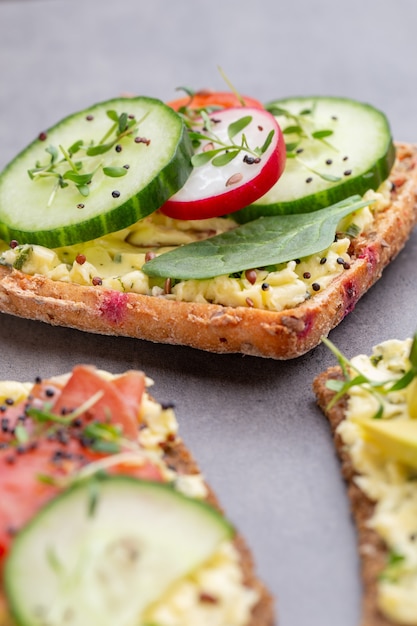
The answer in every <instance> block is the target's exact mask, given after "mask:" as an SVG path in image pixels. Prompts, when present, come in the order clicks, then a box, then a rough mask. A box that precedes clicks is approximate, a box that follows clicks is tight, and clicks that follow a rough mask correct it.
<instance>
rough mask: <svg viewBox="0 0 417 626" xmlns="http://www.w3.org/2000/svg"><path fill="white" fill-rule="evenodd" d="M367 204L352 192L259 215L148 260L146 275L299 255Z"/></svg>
mask: <svg viewBox="0 0 417 626" xmlns="http://www.w3.org/2000/svg"><path fill="white" fill-rule="evenodd" d="M369 204H370V201H364V200H363V199H362V198H361V197H360V196H352V197H350V198H348V199H346V200H343V201H342V202H338V203H337V204H334V205H332V206H330V207H327V208H326V209H321V210H320V211H315V212H313V213H301V214H295V215H279V216H271V217H261V218H259V219H257V220H254V221H252V222H248V223H247V224H244V225H243V226H239V227H237V228H235V229H234V230H231V231H228V232H226V233H222V234H221V235H216V236H215V237H211V238H210V239H206V240H204V241H199V242H195V243H191V244H187V245H184V246H182V247H180V248H177V249H175V250H172V251H170V252H167V253H165V254H161V255H160V256H158V257H156V258H154V259H152V260H151V261H148V262H147V263H145V265H144V266H143V271H144V272H145V273H146V274H148V275H149V276H155V277H156V276H157V277H164V278H166V277H171V278H178V279H182V280H186V279H192V278H196V279H203V278H212V277H214V276H221V275H224V274H232V273H233V272H238V271H243V270H246V269H251V268H254V267H264V266H265V265H273V264H279V263H285V262H287V261H290V260H292V259H296V258H302V257H306V256H309V255H311V254H314V253H316V252H320V251H322V250H325V249H326V248H328V247H329V246H330V245H331V243H332V242H333V240H334V235H335V232H336V228H337V225H338V223H339V221H340V220H341V219H342V218H343V217H345V216H346V215H349V214H350V213H353V212H354V211H357V210H358V209H361V208H362V207H365V206H367V205H369Z"/></svg>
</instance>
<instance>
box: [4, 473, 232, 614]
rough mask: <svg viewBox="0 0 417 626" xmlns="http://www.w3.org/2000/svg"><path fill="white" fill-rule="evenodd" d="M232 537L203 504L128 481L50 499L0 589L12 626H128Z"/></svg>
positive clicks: (92, 483) (94, 483) (89, 484)
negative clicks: (222, 542)
mask: <svg viewBox="0 0 417 626" xmlns="http://www.w3.org/2000/svg"><path fill="white" fill-rule="evenodd" d="M232 536H233V529H232V527H231V526H230V524H229V523H228V522H227V521H225V519H224V518H223V517H222V515H221V514H220V513H219V512H218V511H217V510H216V509H214V508H212V507H211V506H210V505H208V504H207V503H206V502H203V501H200V500H196V499H192V498H189V497H187V496H184V495H182V494H181V493H179V492H177V491H175V490H174V489H173V488H172V487H171V486H169V485H167V484H163V483H154V482H148V481H143V480H138V479H135V478H131V477H127V476H112V477H108V478H105V479H102V480H98V479H92V480H91V479H90V480H88V481H86V482H85V481H84V482H80V483H77V484H75V485H73V486H72V487H71V488H69V489H68V490H66V491H64V492H62V493H61V494H60V495H58V496H57V497H56V498H54V499H53V500H51V501H50V502H49V503H48V504H47V505H46V506H45V507H44V508H43V509H41V511H40V512H39V513H38V514H37V515H36V516H35V517H34V518H33V519H32V520H31V521H30V522H29V523H28V524H27V526H26V527H25V528H23V530H22V531H21V532H20V533H19V534H18V535H17V536H16V538H15V540H14V542H13V546H12V549H11V552H10V555H9V557H8V559H7V561H6V566H5V587H6V593H7V597H8V601H9V604H10V609H11V612H12V615H13V618H14V620H15V623H16V624H17V625H18V626H41V625H44V624H48V626H62V625H63V624H67V623H68V624H71V626H86V624H100V626H114V624H117V625H118V626H131V625H132V624H136V623H137V624H139V623H142V621H141V616H142V615H143V612H144V611H145V609H146V608H147V607H148V606H149V605H150V604H151V603H152V602H154V601H156V600H158V599H159V598H160V597H161V596H162V595H163V594H164V592H165V591H166V590H167V589H168V588H169V586H170V585H172V584H173V583H174V582H175V581H177V580H179V579H181V578H182V577H183V576H185V575H187V574H189V573H190V572H192V571H193V570H194V569H195V568H197V567H198V566H200V565H201V564H202V563H204V562H205V561H206V560H207V559H208V558H209V557H210V556H211V555H212V554H213V552H214V551H215V549H216V548H217V546H218V545H219V543H220V542H221V541H222V540H224V539H230V538H231V537H232Z"/></svg>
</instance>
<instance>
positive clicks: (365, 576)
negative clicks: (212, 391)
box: [313, 366, 398, 626]
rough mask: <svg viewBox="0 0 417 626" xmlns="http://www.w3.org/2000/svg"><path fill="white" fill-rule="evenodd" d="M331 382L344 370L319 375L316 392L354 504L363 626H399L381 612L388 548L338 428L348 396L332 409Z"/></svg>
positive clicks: (337, 368) (336, 368)
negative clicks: (371, 525) (381, 577)
mask: <svg viewBox="0 0 417 626" xmlns="http://www.w3.org/2000/svg"><path fill="white" fill-rule="evenodd" d="M330 379H338V380H341V379H343V374H342V370H341V368H340V367H338V366H335V367H331V368H329V369H327V370H326V371H325V372H323V373H321V374H319V375H318V376H317V377H316V378H315V379H314V381H313V391H314V393H315V395H316V398H317V403H318V405H319V407H320V409H321V410H322V411H323V413H324V414H325V415H326V417H327V419H328V420H329V423H330V426H331V431H332V435H333V439H334V444H335V448H336V451H337V454H338V456H339V458H340V461H341V468H342V474H343V477H344V479H345V481H346V485H347V492H348V497H349V500H350V504H351V510H352V515H353V519H354V522H355V526H356V530H357V544H358V552H359V558H360V563H361V577H362V587H363V594H362V619H361V626H398V625H397V624H396V623H395V622H392V621H391V620H389V619H388V618H387V617H386V616H384V615H383V614H382V613H381V611H380V610H379V609H378V604H377V585H378V576H379V574H380V572H381V571H382V569H383V568H384V566H385V565H386V558H387V549H386V546H385V543H384V542H383V540H382V539H381V538H380V537H379V535H378V534H377V533H376V532H375V531H374V530H372V529H371V528H369V526H368V525H367V522H368V521H369V519H370V518H371V516H372V514H373V511H374V503H373V502H372V501H371V500H370V499H369V498H368V497H367V496H366V495H365V493H364V492H363V491H362V490H361V489H359V487H358V486H357V485H356V483H355V481H354V478H355V475H356V473H355V470H354V468H353V465H352V462H351V459H350V457H349V454H348V452H347V451H346V449H345V446H344V445H343V441H342V439H341V437H340V435H339V434H338V432H337V427H338V426H339V424H340V423H341V422H342V421H343V419H345V412H346V404H347V400H346V396H344V397H343V398H341V399H340V400H339V402H337V403H336V404H334V405H333V406H332V407H331V408H330V409H329V408H328V404H329V402H330V400H331V399H332V397H333V395H334V392H333V391H331V390H329V389H328V388H327V387H326V383H327V381H328V380H330Z"/></svg>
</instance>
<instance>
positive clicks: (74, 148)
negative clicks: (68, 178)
mask: <svg viewBox="0 0 417 626" xmlns="http://www.w3.org/2000/svg"><path fill="white" fill-rule="evenodd" d="M83 145H84V142H83V140H82V139H79V140H78V141H76V142H74V143H73V144H72V146H70V147H69V148H68V152H69V154H70V155H71V156H72V155H73V154H76V153H77V152H78V151H79V149H80V148H81V147H82V146H83Z"/></svg>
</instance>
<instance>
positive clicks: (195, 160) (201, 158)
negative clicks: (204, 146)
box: [191, 148, 224, 167]
mask: <svg viewBox="0 0 417 626" xmlns="http://www.w3.org/2000/svg"><path fill="white" fill-rule="evenodd" d="M223 149H224V148H219V149H218V150H206V152H198V153H197V154H193V156H192V157H191V163H192V164H193V167H200V166H201V165H205V164H206V163H208V162H209V161H211V159H212V158H213V157H215V156H216V155H217V154H219V152H222V151H223Z"/></svg>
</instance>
